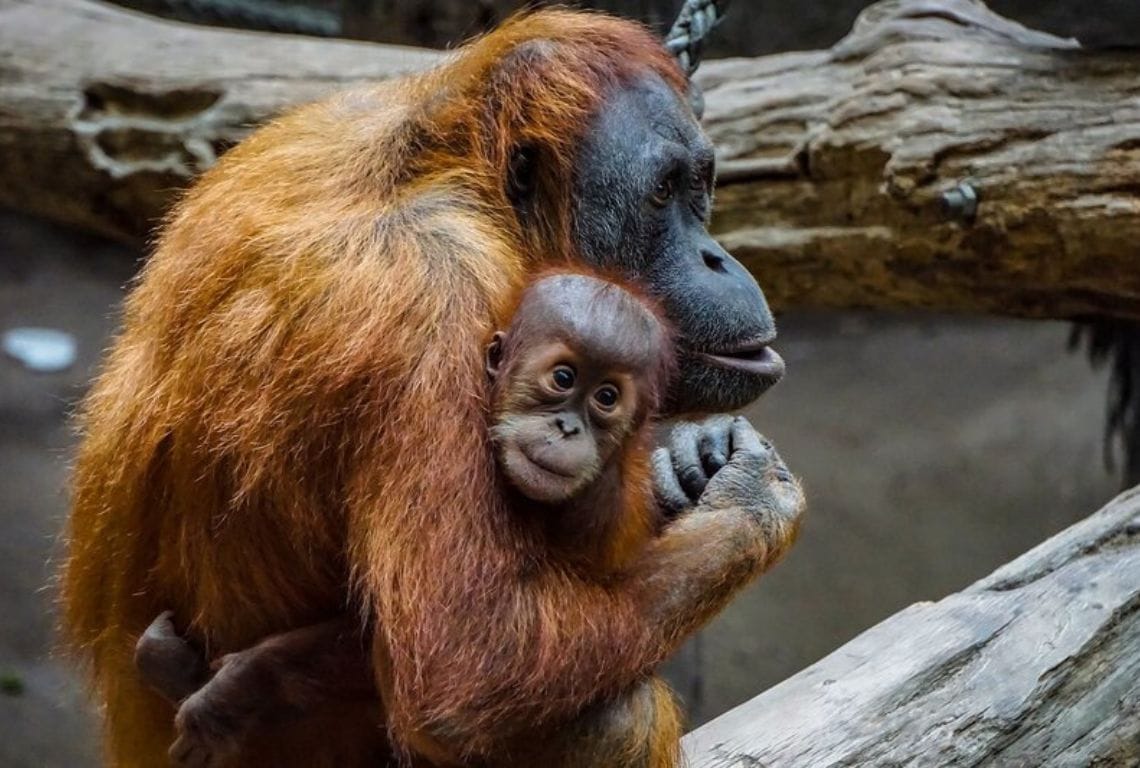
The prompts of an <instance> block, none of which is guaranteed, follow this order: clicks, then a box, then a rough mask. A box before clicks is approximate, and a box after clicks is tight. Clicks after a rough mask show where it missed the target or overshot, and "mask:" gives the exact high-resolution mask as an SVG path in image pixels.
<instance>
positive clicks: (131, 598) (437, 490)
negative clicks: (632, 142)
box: [62, 11, 683, 767]
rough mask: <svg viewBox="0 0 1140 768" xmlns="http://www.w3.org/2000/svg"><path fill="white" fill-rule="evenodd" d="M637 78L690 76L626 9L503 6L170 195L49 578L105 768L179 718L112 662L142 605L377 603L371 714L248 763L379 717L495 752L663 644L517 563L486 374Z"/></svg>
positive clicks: (308, 756) (259, 136)
mask: <svg viewBox="0 0 1140 768" xmlns="http://www.w3.org/2000/svg"><path fill="white" fill-rule="evenodd" d="M647 71H652V72H655V73H656V74H657V75H659V76H660V77H662V78H663V79H664V80H665V81H666V82H669V83H671V84H672V85H673V86H674V87H676V88H677V89H678V91H680V90H681V89H682V88H683V77H682V75H681V73H680V72H679V70H678V69H677V68H676V66H675V64H674V63H673V62H672V60H671V59H670V58H669V57H668V55H667V54H666V53H665V52H664V51H663V50H662V49H661V47H660V45H659V44H658V42H657V41H656V40H655V39H654V38H653V36H652V35H651V34H650V33H649V32H648V31H647V30H645V29H643V28H641V27H638V26H636V25H633V24H630V23H628V22H623V21H619V20H616V19H611V18H607V17H605V16H601V15H591V14H580V13H570V12H564V11H544V12H539V13H534V14H531V15H527V16H524V17H520V18H517V19H515V20H513V21H511V22H508V23H507V24H506V25H504V26H503V27H502V28H501V29H500V30H498V31H497V32H495V33H493V34H491V35H489V36H487V37H485V38H483V39H481V40H479V41H476V42H475V43H473V44H471V45H470V46H468V47H466V48H464V49H462V50H461V51H459V52H458V53H457V54H456V55H455V56H454V57H453V58H452V59H451V60H450V61H448V62H447V63H445V64H444V65H442V66H441V67H439V68H438V69H436V70H433V71H431V72H428V73H425V74H422V75H417V76H413V77H410V78H407V79H403V80H400V81H393V82H388V83H383V84H379V85H377V86H375V87H371V88H367V89H363V90H358V91H352V92H348V93H344V94H340V95H338V96H335V97H333V98H331V99H328V100H326V101H323V102H320V103H317V104H314V105H311V106H308V107H304V108H302V109H299V110H297V111H295V112H292V113H290V114H288V115H285V116H284V117H282V118H280V119H278V120H276V121H275V122H273V123H271V124H269V125H267V126H265V127H263V128H262V129H260V130H258V131H257V132H256V133H254V134H253V135H252V136H251V137H250V138H249V139H247V140H246V141H245V142H243V143H242V144H241V145H239V146H238V147H236V148H234V149H233V150H232V151H231V152H229V153H228V154H227V155H226V156H225V157H224V158H223V159H222V160H221V162H219V163H218V165H217V166H216V167H215V168H214V169H212V170H211V171H209V172H208V173H206V174H205V175H204V176H203V177H202V179H201V180H200V181H199V182H198V183H197V184H196V185H195V186H194V187H193V188H192V189H191V190H190V191H189V192H188V193H187V195H186V197H185V199H183V200H182V201H181V202H180V203H179V205H178V206H177V207H176V208H175V210H174V211H173V212H172V214H171V216H170V217H169V220H168V221H167V222H166V225H165V228H164V231H163V233H162V235H161V238H160V240H159V242H158V247H157V250H156V252H155V254H154V256H153V257H152V258H151V260H150V262H149V263H148V264H147V265H146V267H145V269H144V270H143V273H142V275H141V277H140V279H139V281H138V283H137V285H136V286H135V287H134V289H133V290H132V292H131V295H130V297H129V298H128V301H127V304H126V310H125V318H124V327H123V331H122V333H121V335H120V336H119V337H118V339H117V340H116V342H115V344H114V347H113V348H112V350H111V351H110V353H109V355H108V358H107V361H106V363H105V367H104V369H103V371H102V373H101V375H100V377H99V379H98V381H97V382H96V384H95V387H94V389H93V390H92V392H91V393H90V395H89V397H88V399H87V401H86V403H85V406H84V409H83V416H82V429H83V433H84V439H83V443H82V446H81V449H80V452H79V456H78V459H77V464H76V469H75V478H74V504H73V512H72V517H71V521H70V527H69V533H68V544H69V550H68V559H67V563H66V566H65V569H64V571H63V574H62V603H63V623H64V629H65V634H66V639H67V641H68V643H69V644H70V646H71V647H73V648H74V649H75V651H76V652H77V653H78V654H79V655H80V656H81V657H82V658H83V659H84V660H85V661H87V662H88V663H89V665H90V668H91V670H92V673H93V679H94V685H95V689H96V691H97V695H98V698H99V701H100V702H101V704H102V705H103V707H104V710H105V715H106V726H107V741H106V744H107V755H108V762H109V763H110V764H112V765H115V766H147V767H149V766H156V765H161V764H163V761H164V760H165V751H166V748H167V746H168V745H169V743H170V741H171V738H172V733H171V721H172V715H173V711H172V708H171V707H170V705H169V704H167V703H165V702H163V701H162V700H161V699H160V698H159V697H157V696H156V695H154V694H152V693H151V692H149V691H148V690H147V689H146V688H145V687H144V686H143V685H142V683H141V682H140V680H139V678H138V676H137V674H136V672H135V670H134V668H133V665H132V663H131V648H132V647H133V645H134V642H135V639H136V638H137V637H138V635H139V633H140V632H141V631H142V630H143V629H144V628H145V627H146V626H147V624H148V623H149V622H150V620H151V619H152V618H153V617H154V616H155V615H156V614H157V613H158V612H159V611H161V610H164V609H172V610H174V612H175V614H176V615H177V616H179V617H183V618H184V619H185V620H187V621H188V622H189V632H190V634H191V635H192V636H193V637H194V638H195V639H196V640H198V641H200V642H202V643H203V644H204V645H205V646H206V648H207V649H208V652H209V653H210V654H211V655H213V654H219V653H226V652H229V651H234V650H238V649H241V648H244V647H247V646H249V645H250V644H252V643H253V642H254V641H255V640H257V639H259V638H261V637H264V636H266V635H270V634H273V633H275V632H280V631H282V630H285V629H288V628H291V627H296V626H300V625H304V624H309V623H313V622H315V621H318V620H320V619H323V618H327V617H329V616H332V615H334V614H337V613H339V612H341V611H343V610H345V609H346V608H348V609H351V610H357V611H360V612H361V615H362V621H374V622H375V627H376V629H375V633H374V634H375V644H376V648H375V653H376V664H377V668H378V672H379V674H380V676H381V678H382V683H383V687H384V689H385V693H386V695H385V702H384V703H385V708H386V710H387V711H386V713H384V714H381V713H379V712H378V711H377V710H376V709H375V708H374V707H368V706H365V705H351V706H350V705H345V706H337V707H332V706H330V707H329V708H328V711H327V712H322V713H321V714H319V715H317V716H315V717H313V718H311V719H309V720H306V721H305V722H302V723H297V724H292V725H291V726H290V727H289V728H288V729H279V730H278V731H276V732H273V733H271V734H268V735H266V736H264V737H262V738H259V739H257V740H255V742H254V743H251V744H250V745H249V747H248V748H247V749H245V751H244V752H243V754H242V756H241V757H240V758H239V759H238V760H237V761H236V763H235V764H239V765H279V766H286V765H305V766H321V765H328V766H334V765H335V766H353V765H365V764H376V761H377V760H378V759H382V757H381V756H382V755H383V754H385V753H386V751H387V749H388V747H387V740H386V738H385V734H384V732H383V730H382V723H385V722H386V723H387V727H388V731H389V734H390V737H391V738H392V739H393V740H394V742H395V743H396V745H397V747H398V748H400V749H407V748H410V747H414V746H417V745H420V744H425V745H428V744H435V745H440V746H439V747H438V752H439V754H440V755H441V756H447V757H448V759H451V758H456V757H462V756H465V755H480V754H492V753H494V751H495V750H496V749H498V748H499V747H500V744H501V743H503V742H504V741H505V740H509V739H510V737H512V736H513V735H514V734H515V733H517V732H518V731H519V729H522V728H524V727H531V726H536V725H538V726H540V725H542V724H544V723H554V722H557V721H559V719H565V718H566V717H568V716H570V715H572V714H573V713H575V712H577V711H579V710H580V709H581V708H582V707H583V706H585V705H586V704H588V703H589V702H592V701H595V700H597V699H598V697H599V696H604V695H611V694H616V693H618V692H620V691H621V690H623V689H625V688H627V687H629V686H631V685H633V684H634V683H635V682H636V681H638V680H640V679H642V677H643V676H644V675H646V674H648V673H649V672H650V670H651V669H652V666H653V664H655V663H656V662H657V661H658V660H659V659H660V658H661V657H662V656H663V655H664V654H665V653H667V652H668V650H670V648H671V647H672V643H673V642H674V641H673V638H669V639H668V641H663V640H662V639H661V638H659V637H658V636H657V635H658V633H655V632H653V631H652V628H651V627H649V626H647V625H646V622H645V621H644V620H643V619H641V618H639V614H638V612H637V610H636V607H635V605H634V604H633V602H632V598H631V597H629V596H628V595H627V594H625V593H620V592H615V591H613V590H610V589H608V588H607V587H605V586H604V585H601V584H597V583H591V582H588V581H584V580H583V579H582V578H581V577H580V576H578V575H575V574H573V573H570V572H567V571H563V570H560V569H557V568H544V567H541V566H542V564H541V563H539V564H537V565H536V563H535V562H534V552H535V549H534V547H533V542H530V541H527V540H526V539H525V537H524V536H521V535H520V532H519V529H518V528H517V527H516V526H513V525H512V523H511V521H510V520H509V519H507V517H506V516H505V514H504V513H503V510H502V507H501V505H500V504H499V503H498V501H497V500H496V497H495V493H494V491H493V490H492V489H493V488H494V466H493V463H492V462H491V460H490V451H489V450H488V445H487V431H486V428H485V403H484V395H485V393H484V391H483V387H482V386H480V384H479V382H481V381H482V372H481V350H480V341H481V340H482V339H483V338H484V337H485V336H486V334H487V333H488V332H489V331H490V330H491V329H492V328H493V327H495V323H496V321H497V320H498V319H500V318H502V317H503V316H504V312H506V311H507V309H508V306H507V304H508V301H509V297H510V295H511V294H512V292H513V291H514V290H515V288H516V287H517V286H518V285H519V284H520V283H521V282H522V281H523V280H524V279H525V276H526V274H527V273H528V271H530V270H532V269H533V268H535V267H536V266H537V265H536V264H535V263H533V262H534V260H533V259H532V258H530V257H528V256H527V254H548V255H549V256H550V258H552V259H571V258H572V257H573V253H572V248H571V246H570V236H569V231H570V230H569V228H570V223H569V210H570V207H569V201H568V198H567V195H568V192H567V190H568V189H569V187H570V184H569V179H570V177H571V172H572V163H573V160H574V149H575V146H576V144H577V142H578V140H579V137H580V135H581V131H582V130H584V128H585V126H586V125H587V124H588V122H589V117H590V115H591V114H593V113H594V112H595V111H596V110H597V109H598V108H599V105H600V103H601V99H602V98H603V97H604V95H605V93H606V92H607V91H608V90H609V89H611V88H613V87H616V86H618V85H620V84H621V83H623V82H626V81H629V80H630V79H632V78H635V77H637V76H639V75H640V74H641V73H644V72H647ZM520 144H529V145H533V146H535V147H537V148H538V150H539V152H540V157H541V161H542V162H541V163H540V167H541V168H542V169H544V170H543V171H542V175H541V176H540V178H539V179H538V194H539V195H540V196H541V199H542V200H543V201H544V205H543V206H542V207H541V209H540V210H541V214H542V218H541V219H539V220H538V221H537V222H535V223H534V225H533V226H530V227H528V228H527V229H525V230H524V229H522V228H521V227H520V226H519V224H518V221H517V219H516V217H515V216H514V214H513V211H512V208H511V206H510V203H509V201H508V200H507V199H506V196H505V193H504V188H503V179H505V178H506V174H507V163H508V160H509V156H510V153H511V150H512V148H514V147H516V146H518V145H520ZM637 471H638V472H642V471H643V470H641V469H638V470H637ZM643 483H644V478H643V477H641V478H640V479H639V480H638V481H637V482H636V483H630V487H631V488H633V487H635V486H639V485H641V484H643ZM536 568H537V570H536ZM535 573H537V576H535V577H534V578H536V579H537V583H530V582H526V579H528V578H530V577H529V576H527V574H535ZM524 582H525V583H526V588H525V589H524V588H523V587H522V586H520V585H521V584H522V583H524ZM677 631H678V632H680V631H681V630H677ZM662 764H664V763H662Z"/></svg>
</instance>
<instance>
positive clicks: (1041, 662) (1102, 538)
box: [685, 489, 1140, 768]
mask: <svg viewBox="0 0 1140 768" xmlns="http://www.w3.org/2000/svg"><path fill="white" fill-rule="evenodd" d="M685 750H686V753H687V754H688V756H689V760H690V765H691V768H737V767H739V768H744V767H745V766H780V768H801V767H802V768H827V766H862V765H866V766H903V765H906V766H935V765H936V766H975V765H1000V766H1005V765H1008V766H1110V765H1111V766H1128V765H1137V764H1140V489H1134V490H1132V491H1129V492H1128V493H1125V494H1124V495H1122V496H1120V497H1119V498H1117V499H1116V500H1115V501H1113V502H1112V503H1110V504H1109V505H1108V506H1107V507H1105V508H1104V509H1102V510H1101V511H1099V512H1097V513H1096V514H1095V515H1093V516H1092V517H1090V518H1089V519H1087V520H1085V521H1083V522H1081V523H1078V524H1077V525H1075V526H1073V527H1072V528H1069V529H1068V530H1067V531H1065V532H1063V533H1061V534H1059V535H1058V536H1056V537H1054V538H1052V539H1050V540H1049V541H1047V542H1045V543H1044V544H1042V545H1041V546H1039V547H1037V548H1036V549H1034V550H1032V551H1030V552H1029V553H1027V554H1025V555H1023V556H1022V557H1020V558H1018V559H1017V560H1014V561H1013V562H1012V563H1009V564H1007V565H1005V566H1003V567H1002V568H1000V569H998V570H997V571H996V572H994V573H993V574H991V575H990V576H988V577H987V578H985V579H982V580H981V581H979V582H978V583H976V584H974V585H973V586H971V587H969V588H968V589H966V590H964V591H962V592H959V593H957V594H954V595H950V596H949V597H947V598H945V599H943V600H940V601H939V602H937V603H919V604H917V605H913V606H911V607H910V608H908V609H906V610H904V611H902V612H900V613H898V614H895V615H894V616H892V617H891V618H890V619H887V620H886V621H884V622H883V623H881V624H879V625H878V626H876V627H873V628H872V629H870V630H868V631H867V632H865V633H864V634H862V635H860V636H859V637H857V638H855V639H854V640H852V641H851V642H850V643H848V644H847V645H845V646H843V647H842V648H840V649H839V650H837V651H835V652H834V653H832V654H831V655H830V656H828V657H826V658H824V659H823V660H821V661H819V662H817V663H816V664H814V665H813V666H811V667H808V668H807V669H805V670H804V671H802V672H800V673H799V674H797V675H795V676H794V677H792V678H790V679H788V680H786V681H785V682H783V683H781V684H780V685H777V686H776V687H774V688H771V689H770V690H768V691H767V692H766V693H764V694H762V695H760V696H758V697H757V698H755V699H753V700H752V701H750V702H748V703H746V704H743V705H741V706H740V707H737V708H736V709H734V710H732V711H730V712H728V713H727V714H725V715H722V716H721V717H719V718H717V719H716V720H713V721H712V722H710V723H708V724H706V725H705V726H703V727H701V728H699V729H697V730H696V731H694V732H693V733H691V734H690V735H689V736H687V737H686V739H685Z"/></svg>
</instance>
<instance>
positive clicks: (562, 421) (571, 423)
mask: <svg viewBox="0 0 1140 768" xmlns="http://www.w3.org/2000/svg"><path fill="white" fill-rule="evenodd" d="M554 423H555V424H556V425H557V426H558V431H560V432H561V433H562V436H563V437H573V436H574V435H576V434H578V433H579V432H581V431H582V424H581V422H579V421H578V417H577V416H570V415H562V416H555V417H554Z"/></svg>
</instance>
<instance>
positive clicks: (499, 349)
mask: <svg viewBox="0 0 1140 768" xmlns="http://www.w3.org/2000/svg"><path fill="white" fill-rule="evenodd" d="M506 338H507V335H506V334H505V333H503V332H502V331H495V335H494V336H492V337H491V343H490V344H488V345H487V377H488V378H489V379H491V381H495V380H496V379H497V378H499V372H500V370H499V365H500V364H501V363H502V362H503V342H504V341H505V340H506Z"/></svg>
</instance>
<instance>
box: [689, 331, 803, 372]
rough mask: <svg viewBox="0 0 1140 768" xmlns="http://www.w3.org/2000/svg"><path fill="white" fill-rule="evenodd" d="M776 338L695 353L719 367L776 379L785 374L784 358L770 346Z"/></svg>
mask: <svg viewBox="0 0 1140 768" xmlns="http://www.w3.org/2000/svg"><path fill="white" fill-rule="evenodd" d="M774 338H775V337H771V338H767V339H762V340H757V341H752V342H748V343H745V344H741V345H739V346H735V347H732V348H731V349H722V350H718V351H716V352H697V351H694V354H695V355H696V356H697V357H699V358H700V359H702V360H704V361H705V362H707V363H709V364H710V365H714V366H716V367H718V368H727V369H729V370H733V371H741V372H742V373H747V374H750V375H752V376H760V377H763V378H766V379H772V380H773V381H775V380H777V379H779V378H780V377H781V376H783V375H784V359H783V358H782V357H780V355H779V354H778V353H777V352H776V350H774V349H772V348H771V347H770V346H768V344H769V343H771V342H772V341H773V340H774Z"/></svg>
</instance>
